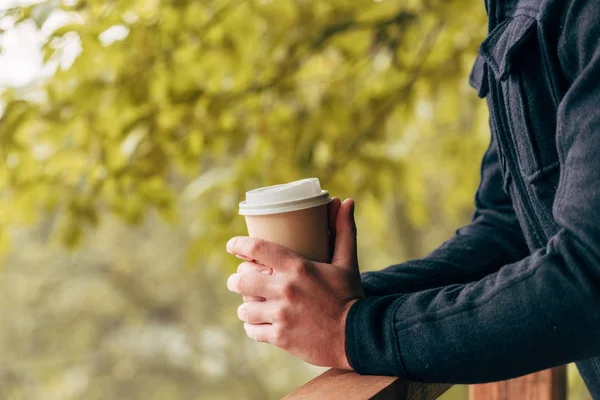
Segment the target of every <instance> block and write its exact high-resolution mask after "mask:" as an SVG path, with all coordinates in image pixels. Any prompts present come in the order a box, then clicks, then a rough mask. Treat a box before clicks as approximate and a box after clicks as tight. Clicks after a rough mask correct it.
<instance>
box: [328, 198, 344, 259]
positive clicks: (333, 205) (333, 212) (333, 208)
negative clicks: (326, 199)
mask: <svg viewBox="0 0 600 400" xmlns="http://www.w3.org/2000/svg"><path fill="white" fill-rule="evenodd" d="M341 205H342V202H341V201H340V199H339V198H338V197H334V198H332V199H331V202H330V203H329V204H328V205H327V220H328V221H327V222H328V227H329V249H330V254H329V257H330V258H331V257H332V256H333V249H334V248H335V220H336V219H337V214H338V211H339V209H340V206H341Z"/></svg>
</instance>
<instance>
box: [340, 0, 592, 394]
mask: <svg viewBox="0 0 600 400" xmlns="http://www.w3.org/2000/svg"><path fill="white" fill-rule="evenodd" d="M599 15H600V9H599V6H598V3H597V2H590V1H585V0H581V1H574V2H573V4H572V5H571V8H570V10H569V12H568V13H567V18H566V20H565V25H564V31H563V32H565V33H566V34H568V36H565V37H564V38H563V41H562V43H563V46H562V47H561V48H562V49H564V50H562V51H561V52H560V54H561V55H560V57H561V61H562V62H563V63H565V62H567V63H568V64H569V65H571V67H572V68H571V73H572V84H571V86H570V88H569V90H568V91H567V93H566V94H565V96H564V98H563V100H562V101H561V104H560V106H559V110H558V116H557V118H558V126H557V142H558V144H559V146H558V147H559V160H560V163H561V177H560V181H559V187H558V190H557V194H556V197H555V201H554V206H553V215H554V219H555V221H556V222H557V224H558V225H559V228H560V229H559V231H558V233H557V234H556V235H555V236H553V237H552V238H550V240H549V242H548V244H547V245H546V247H544V248H541V249H539V250H538V251H536V252H535V253H533V254H531V255H530V256H528V257H526V258H523V259H522V260H520V261H517V262H513V263H509V264H507V265H505V266H503V267H502V268H500V269H499V270H498V271H497V272H495V273H493V274H490V275H488V276H486V277H484V278H482V279H480V280H478V281H475V282H470V283H466V284H454V285H449V286H445V287H439V288H433V289H429V290H425V291H421V292H418V293H412V294H396V295H388V296H382V297H370V298H369V297H367V298H365V299H362V300H359V301H357V302H356V303H355V304H354V305H353V307H352V308H351V309H350V312H349V314H348V317H347V322H346V352H347V355H348V359H349V361H350V364H351V365H352V366H353V368H355V369H356V371H358V372H359V373H369V374H391V375H396V376H402V377H408V378H410V379H416V380H423V381H443V382H453V383H476V382H485V381H492V380H501V379H507V378H511V377H515V376H519V375H523V374H526V373H530V372H533V371H538V370H541V369H545V368H549V367H553V366H557V365H562V364H565V363H568V362H571V361H575V360H582V359H586V358H590V357H593V356H596V355H598V354H600V340H598V337H599V336H600V313H599V312H598V310H599V309H600V107H599V104H600V84H599V82H598V77H600V42H599V41H598V37H600V20H599V18H598V16H599Z"/></svg>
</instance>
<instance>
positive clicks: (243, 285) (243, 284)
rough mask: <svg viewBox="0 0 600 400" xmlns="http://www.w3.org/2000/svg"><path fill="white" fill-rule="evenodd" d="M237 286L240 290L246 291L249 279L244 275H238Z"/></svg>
mask: <svg viewBox="0 0 600 400" xmlns="http://www.w3.org/2000/svg"><path fill="white" fill-rule="evenodd" d="M237 287H238V290H239V291H240V292H242V293H243V292H246V291H247V290H248V287H249V279H248V277H247V276H246V275H240V277H239V278H238V281H237Z"/></svg>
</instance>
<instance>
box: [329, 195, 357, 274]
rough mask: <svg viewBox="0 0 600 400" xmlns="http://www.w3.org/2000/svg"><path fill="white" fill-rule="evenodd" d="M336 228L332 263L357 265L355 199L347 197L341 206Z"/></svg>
mask: <svg viewBox="0 0 600 400" xmlns="http://www.w3.org/2000/svg"><path fill="white" fill-rule="evenodd" d="M335 230H336V238H335V251H334V254H333V261H332V263H334V264H336V265H342V266H357V265H358V261H357V255H356V223H355V221H354V200H352V199H346V200H344V202H343V203H342V205H341V206H340V209H339V211H338V214H337V218H336V221H335Z"/></svg>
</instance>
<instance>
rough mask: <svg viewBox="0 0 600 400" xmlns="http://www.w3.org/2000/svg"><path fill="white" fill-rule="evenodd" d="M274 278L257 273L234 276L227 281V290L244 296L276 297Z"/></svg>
mask: <svg viewBox="0 0 600 400" xmlns="http://www.w3.org/2000/svg"><path fill="white" fill-rule="evenodd" d="M273 279H274V277H272V276H270V275H265V274H260V273H256V272H245V273H242V274H237V273H236V274H233V275H231V276H230V277H229V279H227V289H229V290H230V291H232V292H235V293H238V294H241V295H242V296H258V297H264V298H270V297H274V296H275V295H276V294H277V292H276V290H275V285H274V284H275V282H274V281H273Z"/></svg>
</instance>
